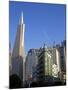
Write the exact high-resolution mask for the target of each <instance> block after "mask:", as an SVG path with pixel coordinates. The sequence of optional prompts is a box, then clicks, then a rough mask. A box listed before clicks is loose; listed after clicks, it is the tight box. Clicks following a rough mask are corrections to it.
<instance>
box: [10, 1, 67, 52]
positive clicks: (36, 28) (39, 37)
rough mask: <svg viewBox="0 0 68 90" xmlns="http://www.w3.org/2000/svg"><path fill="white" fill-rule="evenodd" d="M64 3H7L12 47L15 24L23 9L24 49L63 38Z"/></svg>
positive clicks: (16, 24) (48, 43)
mask: <svg viewBox="0 0 68 90" xmlns="http://www.w3.org/2000/svg"><path fill="white" fill-rule="evenodd" d="M65 9H66V6H65V5H60V4H41V3H28V2H16V1H15V2H13V1H10V3H9V34H10V35H9V36H10V43H11V47H12V48H13V45H14V41H15V36H16V31H17V26H18V23H19V18H20V16H21V12H22V11H23V14H24V15H23V16H24V23H25V50H26V52H27V51H28V50H29V49H31V48H39V47H42V46H43V44H44V43H46V44H47V45H49V46H50V45H53V42H54V41H55V43H60V42H61V41H63V40H64V39H65V31H66V30H65V28H66V26H65V23H66V21H65V18H66V15H65V11H66V10H65Z"/></svg>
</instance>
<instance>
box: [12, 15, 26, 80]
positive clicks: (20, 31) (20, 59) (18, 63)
mask: <svg viewBox="0 0 68 90" xmlns="http://www.w3.org/2000/svg"><path fill="white" fill-rule="evenodd" d="M24 32H25V24H24V20H23V13H22V14H21V17H20V20H19V24H18V28H17V33H16V38H15V43H14V47H13V52H12V73H13V74H16V75H18V76H19V77H20V79H21V80H22V81H24V61H25V54H24Z"/></svg>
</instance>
